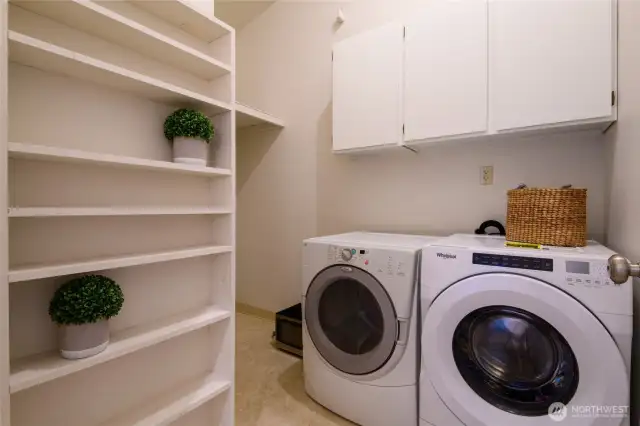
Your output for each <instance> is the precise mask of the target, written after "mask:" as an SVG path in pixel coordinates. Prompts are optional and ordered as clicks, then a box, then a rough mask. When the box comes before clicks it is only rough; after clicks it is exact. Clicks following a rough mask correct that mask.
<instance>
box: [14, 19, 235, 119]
mask: <svg viewBox="0 0 640 426" xmlns="http://www.w3.org/2000/svg"><path fill="white" fill-rule="evenodd" d="M8 34H9V60H10V61H11V62H16V63H19V64H22V65H27V66H30V67H34V68H38V69H41V70H43V71H48V72H54V73H58V74H63V75H66V76H70V77H74V78H79V79H81V80H87V81H91V82H94V83H97V84H101V85H106V86H110V87H114V88H117V89H120V90H124V91H127V92H131V93H135V94H138V95H140V96H143V97H146V98H148V99H151V100H154V101H159V102H164V103H169V104H173V105H179V104H184V105H190V106H193V107H196V108H198V109H200V110H201V111H202V112H204V113H205V114H207V115H216V114H220V113H223V112H226V111H230V110H231V109H232V106H231V105H229V104H227V103H225V102H222V101H218V100H216V99H213V98H209V97H207V96H204V95H201V94H199V93H195V92H192V91H190V90H187V89H183V88H181V87H178V86H175V85H173V84H169V83H165V82H163V81H160V80H158V79H155V78H152V77H149V76H146V75H142V74H139V73H137V72H134V71H131V70H128V69H126V68H122V67H119V66H117V65H113V64H110V63H107V62H104V61H101V60H98V59H95V58H91V57H89V56H86V55H83V54H81V53H77V52H73V51H71V50H68V49H65V48H63V47H60V46H56V45H54V44H51V43H47V42H45V41H42V40H38V39H35V38H33V37H29V36H27V35H24V34H21V33H18V32H15V31H9V32H8Z"/></svg>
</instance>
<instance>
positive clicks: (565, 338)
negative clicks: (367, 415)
mask: <svg viewBox="0 0 640 426" xmlns="http://www.w3.org/2000/svg"><path fill="white" fill-rule="evenodd" d="M612 254H613V252H612V251H611V250H609V249H607V248H606V247H603V246H601V245H599V244H597V243H594V242H589V244H588V246H587V247H583V248H559V247H558V248H553V247H545V248H543V249H541V250H539V249H528V248H509V247H505V240H504V238H500V237H487V236H484V237H481V236H472V235H453V236H451V237H448V238H444V239H442V240H440V241H438V242H437V244H434V245H433V246H430V247H426V248H425V249H424V250H423V255H422V256H423V257H422V283H421V289H422V296H421V298H422V301H421V303H422V308H423V327H422V365H421V377H420V424H421V426H426V425H432V426H480V425H482V426H551V425H556V424H561V425H573V426H595V425H599V426H604V425H607V426H614V425H615V426H619V425H628V424H629V417H628V414H629V411H628V404H629V373H630V368H631V336H632V328H633V325H632V314H633V311H632V287H631V280H629V281H628V282H626V283H625V284H622V285H615V284H614V283H613V282H612V281H611V280H610V279H609V276H608V272H607V259H608V258H609V256H611V255H612Z"/></svg>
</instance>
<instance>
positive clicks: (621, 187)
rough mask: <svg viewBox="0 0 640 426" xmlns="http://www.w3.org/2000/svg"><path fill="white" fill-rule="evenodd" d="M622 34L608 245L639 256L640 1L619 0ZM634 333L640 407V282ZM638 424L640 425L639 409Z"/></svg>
mask: <svg viewBox="0 0 640 426" xmlns="http://www.w3.org/2000/svg"><path fill="white" fill-rule="evenodd" d="M618 19H619V35H618V43H619V45H618V87H619V107H618V114H619V116H618V124H617V125H616V128H614V131H613V132H612V133H611V135H610V136H609V138H608V139H609V140H608V141H607V148H608V150H609V164H608V166H609V170H610V172H611V173H610V175H609V183H610V185H611V186H610V194H609V198H610V205H609V212H608V218H609V220H608V228H607V229H608V240H607V241H608V244H609V246H611V247H612V248H613V249H615V250H618V251H620V252H621V253H622V254H624V255H625V256H628V257H630V258H631V259H634V260H635V261H638V260H640V198H639V197H638V184H639V183H640V167H638V164H639V159H640V50H639V49H638V40H640V2H639V1H637V0H620V4H619V13H618ZM634 290H636V291H635V294H634V311H635V314H636V315H635V327H634V329H635V333H634V334H635V335H634V348H633V352H634V353H633V360H634V379H633V386H632V401H633V402H632V406H633V407H640V389H638V386H639V385H640V368H638V361H640V359H639V357H640V346H639V345H640V335H639V334H638V331H640V321H638V320H639V319H640V318H639V315H638V311H637V308H638V306H639V303H640V280H636V282H635V287H634ZM634 417H635V420H634V421H633V422H632V423H633V424H634V425H637V424H639V423H638V420H639V416H638V408H636V409H635V411H634Z"/></svg>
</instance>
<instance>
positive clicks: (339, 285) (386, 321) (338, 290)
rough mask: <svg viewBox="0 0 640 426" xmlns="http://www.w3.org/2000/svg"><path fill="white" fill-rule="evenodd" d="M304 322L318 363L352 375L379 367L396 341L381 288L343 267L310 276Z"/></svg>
mask: <svg viewBox="0 0 640 426" xmlns="http://www.w3.org/2000/svg"><path fill="white" fill-rule="evenodd" d="M305 322H306V326H307V330H308V332H309V337H311V340H312V342H313V344H314V345H315V347H316V349H317V351H318V352H319V353H320V355H321V356H322V358H324V360H325V361H326V362H328V363H329V364H330V365H332V366H333V367H334V368H336V369H337V370H339V371H342V372H343V373H347V374H353V375H364V374H370V373H373V372H374V371H376V370H379V369H380V368H381V367H382V366H384V365H385V364H386V362H387V360H388V359H389V358H390V357H391V355H392V353H393V350H394V348H395V345H396V339H397V336H398V321H397V318H396V312H395V309H394V307H393V303H392V302H391V299H390V298H389V295H388V294H387V292H386V290H385V289H384V287H383V286H382V284H380V282H379V281H378V280H377V279H376V278H375V277H374V276H373V275H371V274H370V273H368V272H367V271H364V270H362V269H359V268H356V267H353V266H347V265H334V266H330V267H328V268H326V269H323V270H322V271H320V273H318V275H316V276H315V278H314V279H313V281H312V282H311V284H310V285H309V288H308V290H307V295H306V301H305Z"/></svg>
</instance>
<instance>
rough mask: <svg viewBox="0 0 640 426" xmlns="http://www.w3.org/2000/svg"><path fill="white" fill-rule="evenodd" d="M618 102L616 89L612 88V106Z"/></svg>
mask: <svg viewBox="0 0 640 426" xmlns="http://www.w3.org/2000/svg"><path fill="white" fill-rule="evenodd" d="M615 104H616V91H615V90H612V91H611V106H613V105H615Z"/></svg>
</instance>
